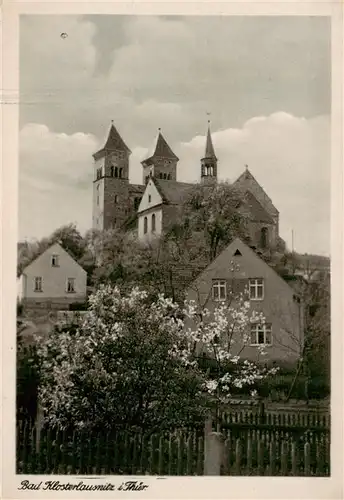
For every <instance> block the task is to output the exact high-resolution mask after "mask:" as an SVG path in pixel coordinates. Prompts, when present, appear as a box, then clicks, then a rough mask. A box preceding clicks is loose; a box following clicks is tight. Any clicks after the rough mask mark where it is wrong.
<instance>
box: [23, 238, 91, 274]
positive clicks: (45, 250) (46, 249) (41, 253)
mask: <svg viewBox="0 0 344 500" xmlns="http://www.w3.org/2000/svg"><path fill="white" fill-rule="evenodd" d="M55 245H57V246H58V247H60V249H61V250H63V251H64V252H65V253H66V254H68V255H69V257H70V258H71V259H73V260H74V262H75V263H76V264H77V265H78V266H79V267H81V269H83V270H84V271H85V269H84V268H83V267H82V266H81V265H80V264H79V262H78V261H77V260H76V259H75V258H74V257H73V255H71V254H70V252H68V250H66V249H65V248H64V247H63V246H62V244H61V243H59V242H58V241H55V242H54V243H52V244H51V245H49V246H48V247H47V248H45V249H44V250H42V251H41V252H39V253H38V254H37V255H35V256H34V257H33V258H32V259H31V260H30V261H29V262H28V263H27V264H26V266H25V267H24V268H23V269H22V270H21V271H20V272H19V273H18V274H17V277H18V278H19V277H20V276H21V275H22V274H24V273H25V270H26V269H27V268H28V267H29V266H31V264H33V263H34V262H36V260H37V259H39V258H40V257H41V256H42V255H44V254H45V253H46V252H47V251H48V250H50V249H51V248H52V247H54V246H55ZM85 272H86V271H85Z"/></svg>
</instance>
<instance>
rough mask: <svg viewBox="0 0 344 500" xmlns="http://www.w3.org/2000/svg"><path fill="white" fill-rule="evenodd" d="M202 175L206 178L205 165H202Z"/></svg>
mask: <svg viewBox="0 0 344 500" xmlns="http://www.w3.org/2000/svg"><path fill="white" fill-rule="evenodd" d="M201 175H202V177H204V176H205V170H204V165H202V167H201Z"/></svg>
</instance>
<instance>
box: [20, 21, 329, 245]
mask: <svg viewBox="0 0 344 500" xmlns="http://www.w3.org/2000/svg"><path fill="white" fill-rule="evenodd" d="M62 33H65V34H66V36H64V37H61V34H62ZM330 40H331V37H330V20H329V19H328V18H319V17H304V16H302V17H285V16H283V17H271V16H269V17H256V16H254V17H249V16H222V17H217V16H212V17H201V16H200V17H196V16H195V17H194V16H184V17H183V16H156V17H153V16H119V15H117V16H116V15H106V16H105V15H104V16H102V15H98V16H71V15H68V16H57V15H50V16H45V15H39V16H33V15H23V16H21V22H20V132H19V133H20V136H19V141H20V165H19V169H20V170H19V200H20V202H19V238H20V239H33V238H41V237H43V236H48V235H49V234H50V233H51V232H53V231H54V229H56V228H57V227H60V226H61V225H64V224H68V223H70V222H73V223H76V224H77V227H78V228H79V230H80V231H81V232H82V233H83V232H85V231H86V230H87V229H90V227H91V221H92V218H91V211H92V180H93V158H92V153H94V152H95V151H96V150H97V149H98V148H99V147H101V146H102V141H104V136H105V135H106V133H107V131H108V128H109V125H110V122H111V120H114V123H115V125H116V127H117V129H118V130H119V132H120V134H121V136H122V138H123V139H124V141H125V142H126V144H127V145H128V146H129V148H130V149H131V151H132V155H131V160H130V180H131V182H135V183H142V169H141V165H140V161H141V160H142V159H143V157H144V155H145V153H146V152H147V150H149V149H150V148H151V144H152V142H153V140H154V138H155V136H156V133H157V130H158V128H161V130H162V133H163V135H164V137H165V138H166V140H167V141H168V143H169V144H170V146H171V147H172V149H173V150H174V152H175V153H176V154H177V156H178V157H179V158H180V161H179V164H178V171H177V178H178V180H180V181H184V182H197V181H198V180H199V177H200V158H201V157H202V156H203V152H204V147H205V135H206V130H207V120H208V119H210V120H211V130H212V137H213V143H214V147H215V151H216V155H217V157H218V159H219V163H218V170H219V179H220V180H228V181H234V180H235V179H236V178H237V177H238V176H239V175H240V174H241V173H242V171H243V170H244V168H245V165H246V164H247V165H248V166H249V169H250V171H251V173H252V174H253V175H254V177H255V178H256V179H257V181H258V182H259V183H260V184H261V185H262V186H263V188H264V189H265V191H266V193H267V194H268V196H269V197H270V198H271V199H272V201H273V203H274V205H275V206H276V207H277V209H278V210H279V212H280V235H281V236H282V238H284V239H285V240H286V242H287V244H288V246H289V247H291V239H292V236H291V234H292V231H293V233H294V247H295V250H297V251H299V252H307V253H318V254H322V255H329V253H330V222H329V221H330V113H331V109H330V108H331V47H330Z"/></svg>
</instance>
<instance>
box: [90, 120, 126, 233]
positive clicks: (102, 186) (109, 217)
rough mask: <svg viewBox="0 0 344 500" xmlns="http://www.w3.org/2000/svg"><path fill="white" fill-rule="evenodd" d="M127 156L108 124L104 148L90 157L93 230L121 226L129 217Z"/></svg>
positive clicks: (118, 136)
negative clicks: (91, 164)
mask: <svg viewBox="0 0 344 500" xmlns="http://www.w3.org/2000/svg"><path fill="white" fill-rule="evenodd" d="M130 154H131V151H130V149H129V148H128V146H127V145H126V144H125V142H124V141H123V139H122V137H121V136H120V135H119V133H118V131H117V129H116V127H115V126H114V124H113V121H111V126H110V129H109V131H108V134H107V136H106V140H105V144H104V146H103V147H102V148H101V149H100V150H99V151H97V152H96V153H95V154H94V155H93V158H94V177H93V213H92V227H93V229H97V230H100V231H102V230H106V229H111V228H114V227H120V226H121V225H122V224H123V222H124V221H125V220H126V218H127V217H128V213H129V210H130V200H129V156H130Z"/></svg>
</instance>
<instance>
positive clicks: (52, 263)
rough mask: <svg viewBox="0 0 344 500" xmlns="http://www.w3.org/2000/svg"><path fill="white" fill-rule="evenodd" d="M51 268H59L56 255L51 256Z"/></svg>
mask: <svg viewBox="0 0 344 500" xmlns="http://www.w3.org/2000/svg"><path fill="white" fill-rule="evenodd" d="M51 266H52V267H59V256H58V255H52V256H51Z"/></svg>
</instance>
